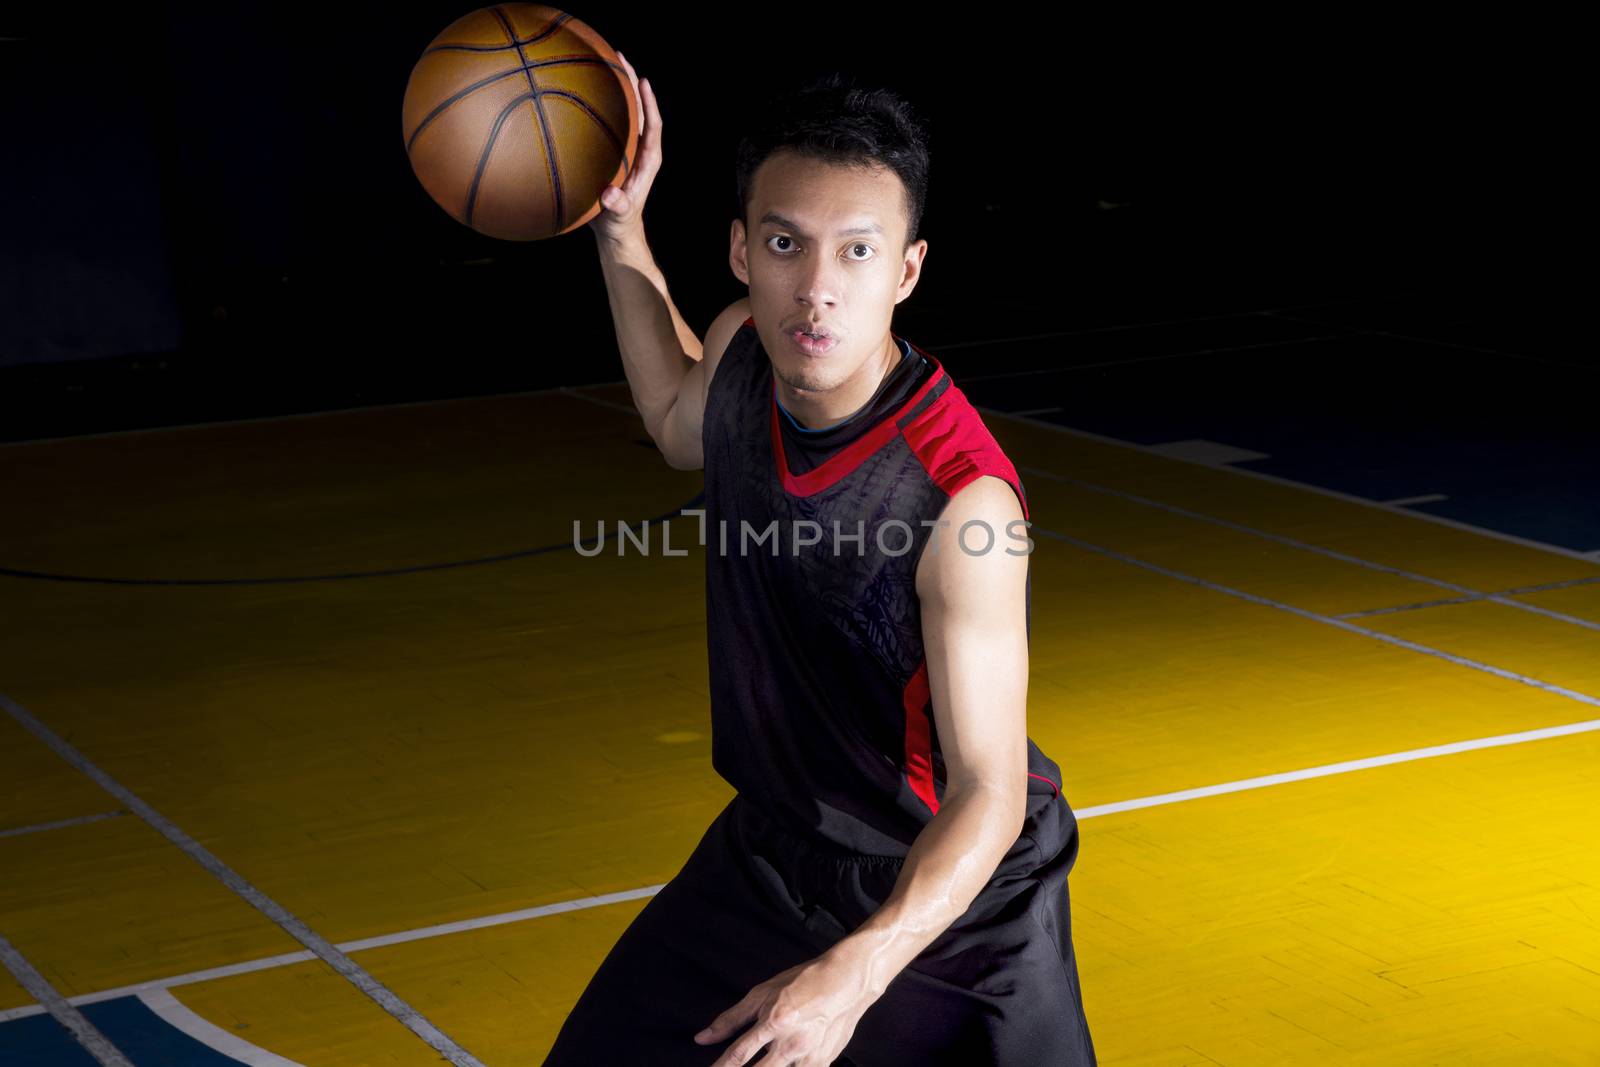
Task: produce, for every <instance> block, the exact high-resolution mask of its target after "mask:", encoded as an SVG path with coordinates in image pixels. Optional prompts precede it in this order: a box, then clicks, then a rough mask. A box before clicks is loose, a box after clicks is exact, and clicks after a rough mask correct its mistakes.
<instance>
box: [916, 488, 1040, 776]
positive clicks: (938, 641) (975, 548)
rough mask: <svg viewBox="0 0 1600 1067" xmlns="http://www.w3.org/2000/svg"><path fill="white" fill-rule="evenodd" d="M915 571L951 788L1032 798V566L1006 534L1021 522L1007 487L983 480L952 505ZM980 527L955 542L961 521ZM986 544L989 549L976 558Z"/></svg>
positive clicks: (937, 721)
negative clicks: (976, 522) (1029, 595)
mask: <svg viewBox="0 0 1600 1067" xmlns="http://www.w3.org/2000/svg"><path fill="white" fill-rule="evenodd" d="M941 518H943V519H948V520H950V522H949V525H948V526H946V527H942V528H938V533H939V537H938V539H937V540H934V541H930V543H929V545H928V546H927V551H926V552H925V553H924V556H923V558H922V560H921V562H920V564H919V566H918V568H917V594H918V599H919V601H920V602H921V608H922V636H923V647H924V650H925V652H926V654H927V661H928V687H929V694H930V697H931V699H932V701H933V714H934V723H935V726H936V728H937V729H938V732H939V747H940V750H941V751H942V753H943V754H944V760H945V769H946V774H947V776H948V777H947V781H946V787H947V788H955V789H960V788H969V787H982V786H994V787H998V788H1000V789H1002V790H1003V791H1005V792H1007V793H1011V794H1015V798H1014V799H1015V800H1016V802H1017V804H1018V805H1019V806H1020V805H1021V804H1022V803H1024V795H1025V793H1026V790H1027V770H1028V752H1027V746H1028V735H1027V700H1028V633H1027V602H1026V598H1027V584H1028V561H1029V558H1028V556H1027V555H1026V554H1022V553H1021V550H1020V549H1019V548H1018V547H1017V545H1018V542H1017V541H1016V540H1015V539H1014V538H1013V537H1010V536H1008V535H1007V529H1008V527H1009V524H1010V523H1011V522H1012V521H1013V520H1021V519H1022V510H1021V507H1020V506H1019V505H1018V502H1017V497H1016V494H1015V493H1014V492H1013V490H1012V488H1011V487H1010V486H1009V485H1008V484H1006V482H1005V481H1004V480H1002V479H1000V478H997V477H994V476H992V475H985V476H983V477H980V478H978V479H976V480H975V481H973V482H971V483H969V484H968V485H967V486H965V487H964V488H963V489H962V490H961V491H960V492H958V493H956V495H955V496H954V497H952V498H951V500H950V503H949V504H948V505H947V506H946V508H945V510H944V513H943V514H942V515H941ZM974 519H976V520H979V521H981V522H982V523H984V524H986V525H987V526H988V527H989V529H990V530H991V531H992V532H993V534H994V536H993V538H992V542H991V540H990V538H989V537H988V535H987V534H985V533H984V532H983V530H982V528H981V527H976V526H975V527H973V528H972V529H971V531H970V532H969V535H968V537H967V539H966V544H967V545H969V546H971V551H970V552H969V551H967V550H966V549H964V548H963V547H962V546H961V544H960V543H959V541H958V538H957V534H958V533H959V531H960V529H961V526H962V524H963V523H966V522H969V521H971V520H974ZM986 542H990V543H989V547H988V549H987V550H985V551H979V549H980V548H982V547H983V545H984V544H985V543H986Z"/></svg>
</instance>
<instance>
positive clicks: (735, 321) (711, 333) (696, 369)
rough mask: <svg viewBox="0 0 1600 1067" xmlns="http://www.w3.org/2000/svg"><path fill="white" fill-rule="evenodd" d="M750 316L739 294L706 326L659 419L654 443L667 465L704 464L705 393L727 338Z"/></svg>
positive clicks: (690, 466)
mask: <svg viewBox="0 0 1600 1067" xmlns="http://www.w3.org/2000/svg"><path fill="white" fill-rule="evenodd" d="M749 317H750V301H749V299H748V298H741V299H739V300H736V301H734V302H733V303H732V304H730V305H728V307H727V308H726V309H724V310H723V312H722V314H720V315H718V316H717V317H716V319H715V320H714V321H713V322H712V323H711V327H710V328H709V329H708V330H706V340H705V344H704V346H703V347H702V355H701V358H700V359H698V360H694V361H692V363H691V364H690V366H689V369H688V370H687V371H686V372H685V373H684V376H683V381H682V382H681V383H680V384H679V386H678V397H677V399H676V400H675V401H673V404H672V407H671V408H669V409H667V416H666V418H665V419H663V420H662V422H661V429H660V431H659V433H658V435H657V439H656V445H657V447H658V448H660V450H661V454H662V455H663V456H664V457H666V460H667V463H668V465H670V466H672V467H674V468H676V469H678V470H699V469H700V468H701V467H703V466H705V456H704V455H703V450H702V448H701V445H700V431H701V427H702V424H703V422H704V420H705V411H706V397H707V396H708V395H709V394H710V392H711V379H712V377H713V376H714V375H715V374H716V371H717V367H718V365H719V364H721V362H722V354H723V353H724V352H725V351H727V348H728V342H729V341H731V340H732V339H733V335H734V334H736V333H738V332H739V327H740V326H742V325H744V321H745V320H746V319H748V318H749Z"/></svg>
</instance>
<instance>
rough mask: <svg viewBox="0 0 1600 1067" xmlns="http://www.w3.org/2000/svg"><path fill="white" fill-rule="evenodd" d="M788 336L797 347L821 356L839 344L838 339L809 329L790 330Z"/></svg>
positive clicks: (810, 354)
mask: <svg viewBox="0 0 1600 1067" xmlns="http://www.w3.org/2000/svg"><path fill="white" fill-rule="evenodd" d="M788 337H789V340H791V341H793V342H794V346H795V347H796V348H798V349H799V350H800V351H802V352H804V353H806V354H807V355H809V356H819V355H821V354H822V353H824V352H826V351H828V350H829V349H830V348H832V347H833V346H834V345H836V344H838V341H837V340H836V339H834V338H833V337H830V336H828V335H827V334H816V333H811V332H809V331H807V330H790V331H789V334H788Z"/></svg>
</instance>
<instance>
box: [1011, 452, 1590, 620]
mask: <svg viewBox="0 0 1600 1067" xmlns="http://www.w3.org/2000/svg"><path fill="white" fill-rule="evenodd" d="M1017 469H1018V470H1021V471H1026V472H1027V473H1028V474H1037V475H1039V476H1040V477H1042V478H1049V479H1050V480H1052V481H1057V482H1065V483H1066V484H1068V485H1075V486H1077V487H1079V488H1080V489H1087V490H1089V491H1090V492H1094V493H1103V494H1105V495H1106V496H1114V497H1117V498H1119V499H1121V500H1127V501H1130V502H1132V503H1135V504H1139V505H1142V506H1144V507H1147V508H1156V509H1157V510H1160V511H1167V512H1171V513H1172V514H1174V515H1182V516H1184V517H1185V518H1189V519H1195V520H1197V521H1199V522H1209V523H1211V524H1212V525H1214V526H1222V527H1225V528H1226V529H1229V530H1237V531H1238V532H1239V533H1244V534H1249V535H1250V536H1251V537H1259V538H1262V539H1263V540H1267V541H1275V542H1277V543H1278V544H1280V545H1287V546H1289V547H1290V548H1297V549H1300V550H1301V551H1303V552H1314V553H1316V554H1317V555H1319V556H1327V557H1329V558H1331V559H1336V560H1339V561H1340V562H1342V563H1350V564H1354V565H1355V566H1358V567H1366V568H1367V569H1369V570H1374V571H1381V572H1383V573H1384V574H1392V575H1394V576H1396V577H1398V578H1407V579H1409V580H1411V581H1413V582H1422V583H1424V584H1426V585H1434V586H1438V587H1439V588H1441V589H1448V590H1450V591H1451V592H1453V593H1461V594H1463V596H1462V597H1461V600H1463V601H1475V600H1487V601H1490V602H1492V603H1495V604H1500V605H1503V606H1504V607H1508V608H1516V609H1517V610H1519V611H1526V612H1530V613H1532V614H1534V615H1543V616H1545V617H1546V618H1550V619H1555V620H1556V621H1557V622H1565V623H1569V624H1571V625H1573V626H1581V627H1583V628H1584V629H1588V630H1600V621H1596V620H1594V619H1585V618H1582V617H1581V616H1577V615H1568V614H1566V613H1564V612H1560V611H1553V610H1551V609H1550V608H1542V607H1540V606H1539V605H1537V604H1529V603H1527V602H1525V601H1522V600H1515V599H1513V598H1511V597H1507V596H1502V595H1500V594H1499V593H1486V592H1483V591H1482V590H1479V589H1473V588H1472V587H1471V586H1465V585H1457V584H1456V583H1455V582H1449V581H1445V580H1444V579H1443V578H1432V577H1429V576H1428V575H1426V574H1418V573H1417V572H1416V571H1408V570H1405V569H1404V568H1402V567H1391V566H1390V565H1389V564H1387V563H1378V562H1376V561H1375V560H1370V559H1363V558H1362V557H1360V556H1352V555H1350V554H1349V553H1348V552H1339V551H1337V550H1335V549H1332V548H1325V547H1323V546H1322V545H1314V544H1312V543H1310V542H1309V541H1301V540H1298V539H1296V538H1293V537H1287V536H1285V535H1283V534H1275V533H1270V532H1269V531H1266V530H1261V529H1257V528H1256V527H1254V526H1248V525H1246V524H1244V523H1242V522H1234V521H1233V520H1231V519H1221V518H1218V517H1217V516H1215V515H1207V514H1205V513H1204V512H1201V511H1193V510H1191V509H1189V508H1185V507H1179V506H1178V505H1176V504H1168V503H1165V502H1164V501H1160V500H1154V499H1152V498H1150V497H1147V496H1140V495H1139V494H1138V493H1130V492H1128V491H1126V490H1124V489H1113V488H1111V487H1110V486H1106V485H1098V484H1096V483H1095V482H1086V481H1084V480H1083V479H1081V478H1069V477H1068V476H1067V475H1065V474H1057V473H1056V472H1055V471H1049V470H1045V469H1044V468H1043V467H1019V468H1017ZM1046 532H1047V533H1048V532H1049V531H1046ZM1057 536H1059V535H1057ZM1340 617H1341V618H1343V617H1344V616H1340Z"/></svg>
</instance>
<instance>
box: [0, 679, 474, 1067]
mask: <svg viewBox="0 0 1600 1067" xmlns="http://www.w3.org/2000/svg"><path fill="white" fill-rule="evenodd" d="M0 707H3V708H5V710H6V711H7V712H8V713H10V715H11V717H12V718H13V719H15V720H17V722H18V723H20V724H21V725H22V727H23V728H24V729H25V730H27V731H28V732H29V733H31V734H33V735H34V736H35V737H37V738H38V739H39V740H41V741H43V742H44V743H45V745H47V746H48V747H49V748H50V749H51V751H53V752H55V754H56V755H58V756H60V757H61V758H62V759H64V760H66V761H67V762H68V763H70V764H71V765H72V766H74V767H76V768H77V769H78V770H79V771H80V772H82V773H83V774H84V775H86V776H87V777H88V778H90V779H91V780H93V781H94V783H95V784H96V785H98V786H99V787H100V788H101V789H104V790H105V791H106V792H107V793H110V794H111V795H112V796H114V797H116V798H117V799H118V800H120V801H121V802H122V805H123V807H125V808H127V809H128V810H129V811H131V812H133V813H134V814H135V815H137V816H139V818H141V819H143V820H144V821H145V822H146V823H148V824H149V825H150V826H151V827H152V828H154V829H155V830H156V832H157V833H159V834H161V836H162V837H165V838H166V839H167V840H168V841H171V842H172V843H173V844H174V845H177V846H178V848H180V849H182V850H183V852H184V853H186V854H187V855H188V856H189V858H190V859H192V860H194V861H195V862H196V863H198V864H200V866H202V867H204V868H205V869H206V870H207V871H209V872H210V873H211V875H212V876H213V877H215V878H216V879H217V880H218V881H220V882H221V883H222V884H223V885H225V886H227V887H228V888H229V889H231V890H233V891H234V892H235V893H237V894H238V895H239V896H240V897H242V898H243V899H244V900H245V901H247V902H248V903H249V904H250V905H252V906H253V907H254V908H255V909H256V910H257V911H259V912H261V914H263V915H265V916H266V917H267V918H268V919H271V920H272V921H273V922H274V923H276V924H277V925H278V926H279V927H281V928H282V929H283V931H284V932H285V933H287V934H288V935H289V936H291V937H293V938H294V939H295V940H296V941H298V942H300V943H301V944H302V945H304V946H306V948H308V949H310V950H311V951H312V952H314V953H316V955H317V956H318V957H320V958H321V959H322V961H323V962H324V963H326V964H327V965H328V966H329V967H332V968H333V969H334V970H335V971H336V972H338V973H339V974H340V975H342V976H344V978H345V979H346V980H347V981H349V982H350V984H351V985H354V986H355V987H356V988H357V989H359V990H361V991H362V992H363V993H365V994H366V995H367V996H368V997H370V998H372V999H373V1000H374V1001H376V1002H377V1003H378V1005H379V1006H380V1007H381V1008H383V1010H384V1011H386V1012H388V1013H389V1014H390V1015H392V1016H394V1017H395V1019H396V1020H398V1021H399V1022H400V1024H401V1025H403V1026H405V1027H406V1028H407V1029H408V1030H410V1031H411V1032H412V1033H414V1034H416V1035H417V1036H418V1037H420V1038H422V1040H423V1041H425V1042H427V1043H428V1046H429V1047H430V1048H432V1049H433V1050H434V1051H435V1052H438V1053H439V1054H440V1055H442V1056H443V1057H444V1058H445V1059H447V1060H449V1061H450V1062H451V1063H452V1064H454V1065H455V1067H483V1064H482V1062H481V1061H480V1060H479V1059H478V1058H477V1057H476V1056H474V1055H473V1054H472V1053H470V1052H468V1051H467V1050H466V1049H465V1048H463V1047H461V1045H459V1044H457V1043H456V1041H455V1040H453V1039H452V1038H451V1037H450V1036H449V1035H448V1034H446V1033H445V1032H444V1031H442V1030H440V1029H439V1028H438V1027H436V1026H434V1025H433V1023H431V1022H429V1021H428V1020H427V1019H426V1018H425V1017H424V1016H423V1015H422V1013H421V1012H419V1011H417V1009H415V1008H413V1007H412V1006H411V1005H410V1004H408V1003H406V1002H405V1001H404V1000H402V999H401V998H400V996H399V995H398V994H396V993H395V992H394V991H393V990H392V989H390V988H389V987H388V986H386V985H384V984H383V983H382V982H380V981H378V980H377V979H376V978H374V977H373V976H372V975H370V974H368V973H367V972H366V970H364V969H363V968H362V967H361V966H360V965H359V964H357V963H356V961H355V960H353V959H351V958H350V957H349V956H347V955H345V954H344V953H343V952H340V951H339V950H338V949H337V948H335V947H334V946H333V945H332V944H330V943H329V942H328V940H327V939H326V938H324V937H323V936H322V935H321V934H319V933H317V932H316V931H315V930H313V929H311V928H310V927H309V926H307V925H306V924H305V923H304V922H303V921H301V920H300V919H299V918H298V917H297V916H295V915H293V914H291V913H290V911H289V910H288V909H287V908H285V907H284V906H283V905H282V904H279V903H278V902H277V901H276V900H273V899H272V898H271V897H269V896H267V895H266V894H265V893H263V892H262V891H261V890H260V889H258V888H256V887H255V886H254V885H252V884H251V883H250V882H247V881H245V879H244V877H243V876H242V875H240V874H239V872H238V871H235V870H234V869H233V868H232V867H229V866H228V865H227V864H225V863H223V862H222V860H220V859H218V858H217V856H216V854H215V853H213V852H212V851H211V850H210V849H208V848H206V847H205V846H204V845H202V844H200V842H198V841H196V840H195V839H194V838H192V837H190V836H189V835H188V834H186V833H184V832H183V830H181V829H180V828H179V827H178V826H177V824H175V823H174V822H172V820H170V819H168V818H167V817H166V816H164V815H162V814H161V813H160V812H159V811H156V809H155V808H153V807H151V806H150V805H149V804H147V803H146V802H145V801H144V800H143V798H141V797H140V796H138V794H136V793H134V792H133V791H132V790H131V789H129V788H127V787H126V786H124V785H123V784H122V783H121V782H118V781H117V780H116V779H114V778H112V777H111V776H110V775H109V774H107V773H106V772H105V771H103V770H102V769H100V767H98V766H97V765H96V764H94V763H92V762H90V760H89V758H88V757H87V756H85V755H84V754H83V753H82V752H79V751H78V750H77V749H76V748H73V747H72V746H71V745H70V744H68V743H67V742H66V741H65V740H63V739H62V738H61V736H60V735H59V734H57V733H56V732H55V731H54V730H51V729H50V728H49V727H48V726H46V725H45V724H44V723H42V722H40V721H39V720H38V719H36V718H35V717H34V716H33V714H32V713H31V712H29V711H28V709H27V708H24V707H23V706H22V705H21V704H18V703H17V702H16V701H15V700H12V699H11V698H10V697H8V696H6V695H5V694H4V693H0Z"/></svg>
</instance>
